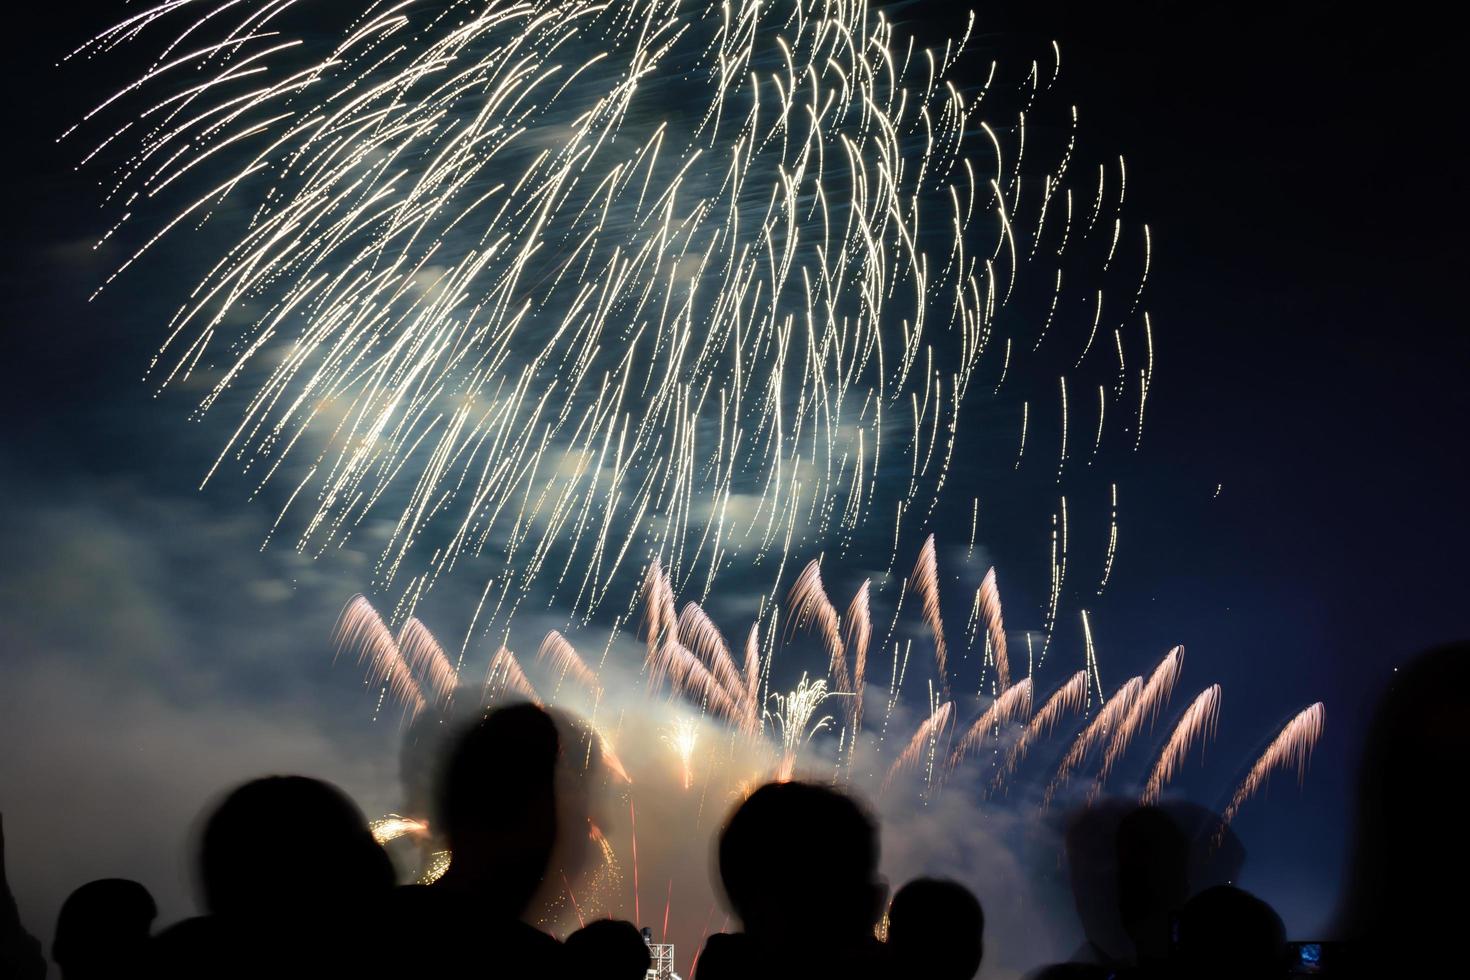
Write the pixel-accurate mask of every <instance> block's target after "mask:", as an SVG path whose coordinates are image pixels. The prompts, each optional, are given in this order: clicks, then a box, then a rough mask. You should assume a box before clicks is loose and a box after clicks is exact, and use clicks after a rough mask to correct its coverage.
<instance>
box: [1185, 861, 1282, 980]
mask: <svg viewBox="0 0 1470 980" xmlns="http://www.w3.org/2000/svg"><path fill="white" fill-rule="evenodd" d="M1175 928H1176V946H1175V953H1176V956H1177V959H1178V963H1179V967H1180V970H1181V971H1182V975H1183V976H1187V977H1190V978H1191V980H1265V978H1271V977H1280V976H1282V974H1283V973H1284V972H1285V966H1286V963H1285V956H1286V927H1285V926H1284V925H1282V923H1281V916H1279V915H1277V914H1276V911H1275V910H1274V909H1272V908H1271V906H1269V905H1267V904H1266V903H1265V902H1263V901H1261V900H1260V899H1259V898H1256V897H1255V896H1254V895H1252V894H1251V893H1249V892H1246V891H1242V890H1241V889H1239V888H1235V887H1233V886H1231V885H1217V886H1215V887H1214V888H1207V889H1205V890H1204V891H1202V892H1200V893H1199V894H1198V895H1196V896H1195V897H1194V898H1191V899H1190V900H1189V901H1188V902H1186V903H1184V908H1183V909H1181V910H1180V912H1179V917H1178V921H1177V924H1176V926H1175Z"/></svg>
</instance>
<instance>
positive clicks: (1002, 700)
mask: <svg viewBox="0 0 1470 980" xmlns="http://www.w3.org/2000/svg"><path fill="white" fill-rule="evenodd" d="M1030 707H1031V678H1029V677H1027V678H1025V679H1023V680H1022V681H1021V682H1020V683H1019V684H1017V685H1016V686H1015V687H1012V688H1010V689H1009V690H1007V691H1006V692H1005V693H1004V694H1002V695H1001V696H1000V697H998V698H996V699H995V700H994V701H992V702H990V707H988V708H986V709H985V711H984V713H983V714H981V715H980V717H979V718H977V719H976V720H975V724H973V725H971V726H970V730H969V731H967V732H965V735H964V737H963V738H961V739H960V743H959V744H958V745H956V746H955V749H954V753H953V754H952V755H950V757H949V768H950V769H951V770H953V769H954V768H955V767H957V766H958V765H959V764H960V763H961V762H963V761H964V759H965V756H967V755H969V754H970V753H971V752H973V751H975V749H977V748H979V746H980V743H981V742H983V741H985V736H986V735H987V734H989V733H990V732H991V731H993V730H995V729H998V728H1000V727H1001V726H1002V725H1005V724H1008V723H1009V722H1012V721H1014V720H1016V719H1017V718H1022V717H1025V715H1026V712H1027V710H1028V709H1029V708H1030Z"/></svg>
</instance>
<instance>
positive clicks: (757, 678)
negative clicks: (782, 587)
mask: <svg viewBox="0 0 1470 980" xmlns="http://www.w3.org/2000/svg"><path fill="white" fill-rule="evenodd" d="M760 687H761V650H760V624H759V623H751V624H750V633H749V634H748V635H747V636H746V637H745V723H744V726H743V729H742V730H743V731H744V732H745V734H746V736H747V737H750V738H754V737H755V735H756V733H757V731H758V729H759V727H760Z"/></svg>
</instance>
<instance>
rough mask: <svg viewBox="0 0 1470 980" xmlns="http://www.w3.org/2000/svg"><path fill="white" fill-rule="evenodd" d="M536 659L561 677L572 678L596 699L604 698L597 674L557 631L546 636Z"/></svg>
mask: <svg viewBox="0 0 1470 980" xmlns="http://www.w3.org/2000/svg"><path fill="white" fill-rule="evenodd" d="M536 659H537V660H545V661H546V662H548V663H549V664H550V665H551V667H552V669H553V670H555V671H556V672H557V674H558V675H559V676H561V677H571V678H572V679H573V680H575V681H576V682H577V683H578V684H581V685H582V686H583V687H584V688H586V689H587V690H588V691H590V692H592V696H593V697H594V698H600V697H602V684H601V683H600V682H599V681H598V679H597V672H596V671H594V670H593V669H592V668H591V667H588V666H587V664H586V662H585V661H583V660H582V658H581V657H580V656H578V655H577V650H576V648H575V647H573V646H572V645H571V644H570V643H569V642H567V638H566V637H564V636H562V635H561V633H560V632H558V631H557V630H552V631H550V632H549V633H547V634H546V639H544V640H542V641H541V649H540V650H538V651H537V652H536Z"/></svg>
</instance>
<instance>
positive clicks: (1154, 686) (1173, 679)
mask: <svg viewBox="0 0 1470 980" xmlns="http://www.w3.org/2000/svg"><path fill="white" fill-rule="evenodd" d="M1183 666H1184V648H1183V647H1175V648H1174V649H1172V650H1170V651H1169V652H1168V653H1167V654H1165V655H1164V659H1163V660H1161V661H1159V665H1158V666H1157V667H1155V668H1154V672H1153V673H1152V674H1150V675H1149V678H1148V683H1147V684H1145V685H1144V686H1143V690H1142V691H1141V692H1139V695H1138V697H1137V699H1135V700H1134V702H1133V706H1132V707H1131V708H1129V710H1128V713H1127V714H1126V715H1124V717H1123V720H1122V721H1120V722H1119V723H1118V724H1117V726H1116V727H1115V728H1114V729H1113V731H1112V732H1111V736H1112V737H1111V738H1109V739H1108V747H1107V751H1106V752H1104V753H1103V764H1102V768H1101V770H1099V772H1098V775H1097V782H1096V783H1095V784H1094V786H1093V792H1094V794H1096V793H1098V792H1101V790H1102V785H1103V783H1104V782H1106V781H1107V778H1108V776H1109V775H1110V774H1111V773H1112V771H1113V767H1114V766H1116V765H1117V764H1118V760H1119V759H1121V758H1122V757H1123V753H1124V752H1127V751H1128V746H1129V745H1130V744H1132V742H1133V738H1134V736H1136V735H1137V734H1138V730H1139V729H1140V728H1142V727H1143V722H1144V720H1145V719H1147V720H1148V723H1149V724H1150V725H1153V723H1154V721H1155V720H1156V719H1157V718H1158V716H1159V711H1160V710H1161V709H1162V708H1163V706H1164V705H1165V704H1167V703H1168V701H1169V697H1170V696H1171V695H1172V694H1173V693H1174V685H1175V684H1176V683H1178V681H1179V671H1180V670H1181V669H1182V668H1183Z"/></svg>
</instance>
